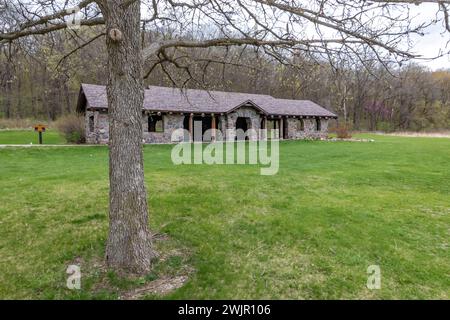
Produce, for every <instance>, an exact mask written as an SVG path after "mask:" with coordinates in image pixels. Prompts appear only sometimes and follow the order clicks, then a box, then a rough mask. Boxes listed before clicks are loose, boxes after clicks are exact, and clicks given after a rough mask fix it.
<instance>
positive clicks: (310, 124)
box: [286, 118, 328, 139]
mask: <svg viewBox="0 0 450 320" xmlns="http://www.w3.org/2000/svg"><path fill="white" fill-rule="evenodd" d="M319 121H320V126H321V130H320V131H317V130H316V119H303V127H304V130H300V129H301V126H300V125H299V122H300V119H298V118H288V119H286V123H287V126H288V139H325V138H326V137H327V136H328V120H326V119H320V120H319Z"/></svg>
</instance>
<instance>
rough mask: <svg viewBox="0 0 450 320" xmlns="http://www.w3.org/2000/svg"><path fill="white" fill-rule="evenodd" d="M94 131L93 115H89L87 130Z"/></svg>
mask: <svg viewBox="0 0 450 320" xmlns="http://www.w3.org/2000/svg"><path fill="white" fill-rule="evenodd" d="M93 131H94V116H90V117H89V132H93Z"/></svg>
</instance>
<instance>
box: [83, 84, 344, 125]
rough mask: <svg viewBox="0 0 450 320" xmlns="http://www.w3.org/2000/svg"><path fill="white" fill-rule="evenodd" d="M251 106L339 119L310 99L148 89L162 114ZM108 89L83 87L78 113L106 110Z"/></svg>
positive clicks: (148, 105)
mask: <svg viewBox="0 0 450 320" xmlns="http://www.w3.org/2000/svg"><path fill="white" fill-rule="evenodd" d="M243 105H252V106H253V107H255V108H256V109H258V110H259V111H260V112H262V113H264V114H267V115H287V116H315V117H330V118H337V116H336V115H335V114H334V113H332V112H330V111H328V110H327V109H325V108H322V107H321V106H319V105H318V104H316V103H314V102H312V101H309V100H288V99H277V98H274V97H272V96H269V95H264V94H251V93H240V92H224V91H206V90H197V89H185V90H183V91H180V90H179V89H175V88H168V87H158V86H150V87H149V88H148V89H146V90H145V96H144V109H145V110H149V111H161V112H186V113H229V112H231V111H233V110H234V109H236V108H238V107H240V106H243ZM107 108H108V102H107V98H106V87H105V86H100V85H93V84H82V85H81V89H80V95H79V98H78V105H77V110H78V111H79V112H84V111H85V110H86V109H107Z"/></svg>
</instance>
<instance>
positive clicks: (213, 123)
mask: <svg viewBox="0 0 450 320" xmlns="http://www.w3.org/2000/svg"><path fill="white" fill-rule="evenodd" d="M211 117H212V118H211V129H212V132H211V141H216V116H215V115H214V113H213V114H212V115H211Z"/></svg>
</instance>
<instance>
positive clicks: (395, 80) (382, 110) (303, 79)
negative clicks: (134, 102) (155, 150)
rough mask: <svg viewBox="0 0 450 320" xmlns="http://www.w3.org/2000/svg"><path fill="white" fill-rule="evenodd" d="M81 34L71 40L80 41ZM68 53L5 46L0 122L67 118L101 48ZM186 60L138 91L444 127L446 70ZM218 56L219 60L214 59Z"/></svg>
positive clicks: (165, 66) (239, 52)
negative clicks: (204, 94) (235, 98)
mask: <svg viewBox="0 0 450 320" xmlns="http://www.w3.org/2000/svg"><path fill="white" fill-rule="evenodd" d="M88 33H89V32H84V34H80V35H78V36H79V37H80V39H83V38H87V37H88V36H89V34H88ZM152 36H153V37H154V35H151V34H147V35H145V37H147V38H151V37H152ZM80 41H83V40H80ZM75 49H76V48H75V45H74V44H73V41H71V39H67V35H66V34H63V33H55V34H52V35H46V36H42V37H40V38H39V40H38V41H37V40H34V41H33V40H31V41H30V40H27V41H22V42H19V43H14V44H11V45H9V46H4V48H3V50H2V52H1V56H0V66H1V67H0V85H1V86H0V90H1V92H0V116H1V117H3V118H36V119H46V120H56V119H57V118H58V117H60V116H62V115H65V114H70V113H74V112H75V108H76V101H77V97H78V91H79V86H80V83H81V82H87V83H98V84H105V83H106V79H107V78H106V76H107V74H106V63H105V61H106V59H105V57H106V52H105V45H104V43H103V41H94V42H92V43H91V44H90V45H89V46H86V47H84V48H82V49H80V50H76V52H73V53H72V54H70V55H69V56H67V52H68V51H69V52H71V50H75ZM225 50H228V52H226V53H224V51H225ZM186 54H187V55H186V56H181V55H179V56H177V57H172V59H175V61H177V60H183V59H185V60H189V61H191V62H190V63H189V71H190V74H189V76H187V75H186V72H185V70H183V69H182V68H177V66H176V65H174V64H171V63H164V62H163V63H161V64H159V65H158V66H156V67H155V68H153V70H152V78H151V79H146V80H145V84H146V85H161V86H173V85H178V86H180V84H181V86H184V87H188V88H202V89H210V90H225V91H237V92H248V93H260V94H270V95H273V96H275V97H278V98H286V99H308V100H312V101H315V102H316V103H318V104H320V105H322V106H324V107H326V108H328V109H330V110H332V111H334V112H335V113H337V114H338V115H339V119H340V120H339V122H340V123H341V124H346V125H348V126H349V127H351V128H353V129H356V130H372V131H373V130H381V131H394V130H414V131H416V130H417V131H420V130H440V129H446V128H449V127H450V70H438V71H431V70H429V69H427V68H426V67H425V66H423V65H419V64H415V63H408V64H406V65H404V66H401V67H398V66H396V67H394V66H387V65H382V64H381V63H380V62H377V61H376V59H365V63H362V62H361V63H358V62H355V60H353V61H347V60H345V59H344V58H343V59H342V60H339V61H334V62H335V63H332V64H330V63H329V61H326V62H325V61H317V60H312V59H311V58H309V57H307V56H302V55H297V56H295V57H291V59H292V61H291V62H292V63H290V64H280V63H277V61H274V59H273V58H271V57H270V56H268V55H267V54H265V53H261V52H258V51H257V50H254V49H252V48H247V47H245V48H240V49H220V48H214V49H211V50H209V51H208V52H207V53H205V52H204V51H200V50H198V49H193V50H189V51H188V52H186ZM224 54H226V55H227V56H228V58H227V59H226V60H223V59H221V60H215V59H214V57H215V56H217V57H219V56H223V55H224ZM66 56H67V57H66ZM13 57H14V58H13ZM369 58H370V57H369ZM367 61H369V62H367ZM147 65H148V63H147ZM149 68H151V66H147V69H149Z"/></svg>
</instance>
